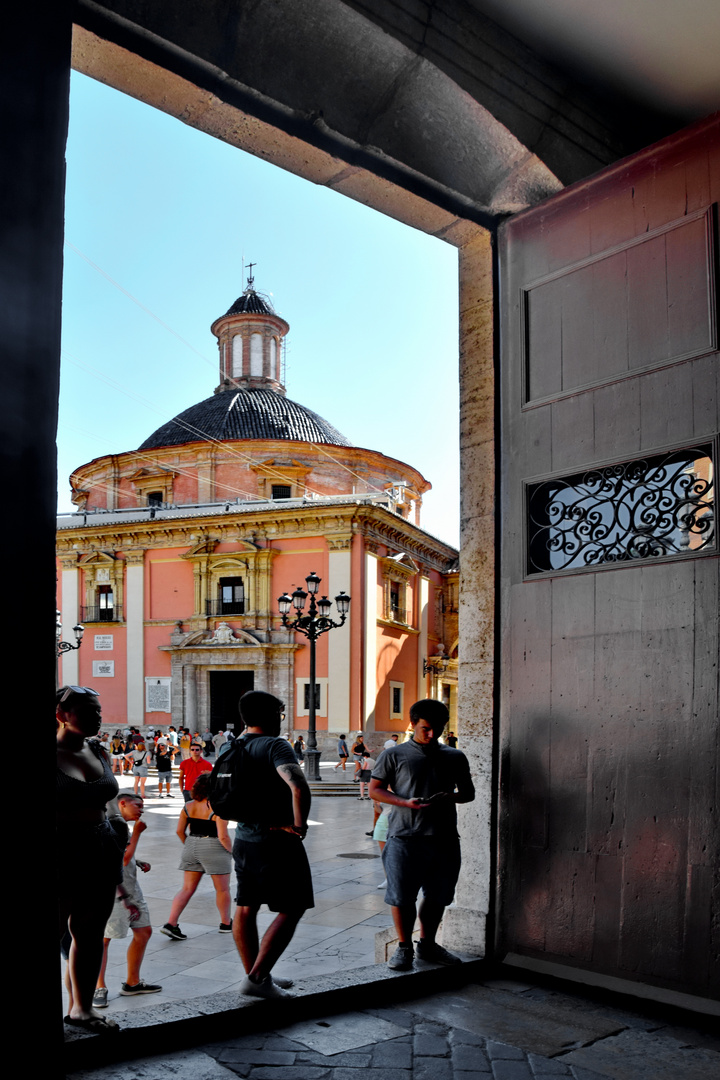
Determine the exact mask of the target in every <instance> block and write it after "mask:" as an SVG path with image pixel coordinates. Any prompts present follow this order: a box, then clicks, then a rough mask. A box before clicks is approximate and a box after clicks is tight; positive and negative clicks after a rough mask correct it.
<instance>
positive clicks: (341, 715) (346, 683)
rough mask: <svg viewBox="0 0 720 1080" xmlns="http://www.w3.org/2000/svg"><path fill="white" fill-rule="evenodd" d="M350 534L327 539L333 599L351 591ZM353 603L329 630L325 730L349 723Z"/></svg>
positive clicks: (330, 595)
mask: <svg viewBox="0 0 720 1080" xmlns="http://www.w3.org/2000/svg"><path fill="white" fill-rule="evenodd" d="M351 543H352V537H351V536H348V537H347V539H342V540H336V539H333V540H331V541H328V544H329V546H330V552H329V555H328V587H327V595H328V596H329V597H330V598H331V599H334V598H335V597H336V596H337V594H338V593H339V592H340V591H341V590H342V591H343V592H346V593H347V594H348V596H349V595H350V545H351ZM352 618H353V606H352V604H350V614H349V615H348V618H347V621H346V623H345V625H344V626H343V627H342V628H341V629H339V630H331V631H330V633H329V634H328V635H327V642H328V700H327V713H328V714H327V725H328V731H347V730H348V728H349V726H350V620H351V619H352Z"/></svg>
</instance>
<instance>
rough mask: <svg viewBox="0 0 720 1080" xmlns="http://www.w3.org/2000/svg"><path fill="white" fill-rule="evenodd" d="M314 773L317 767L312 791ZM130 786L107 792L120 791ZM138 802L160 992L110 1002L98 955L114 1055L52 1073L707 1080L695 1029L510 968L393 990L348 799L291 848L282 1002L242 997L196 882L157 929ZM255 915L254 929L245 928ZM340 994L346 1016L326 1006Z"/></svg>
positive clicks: (301, 1079)
mask: <svg viewBox="0 0 720 1080" xmlns="http://www.w3.org/2000/svg"><path fill="white" fill-rule="evenodd" d="M331 768H332V766H331V765H326V766H324V767H323V775H324V776H326V777H327V778H328V779H329V778H330V774H329V771H328V770H330V769H331ZM350 777H351V773H350V771H349V770H348V773H347V774H346V779H347V782H348V783H350ZM335 778H337V774H335ZM131 784H132V781H131V780H130V779H129V778H123V779H122V787H123V788H127V787H130V786H131ZM174 790H177V789H176V788H175V789H174ZM151 792H152V793H151ZM147 796H148V797H147V799H146V812H145V820H146V822H147V824H148V829H147V831H146V832H145V833H144V834H143V836H142V838H141V841H140V846H139V857H140V858H141V859H144V860H147V861H148V862H150V863H151V864H152V869H151V871H150V872H149V873H148V874H146V875H144V876H143V881H142V886H143V890H144V893H145V897H146V899H147V901H148V904H149V907H150V913H151V917H152V924H153V928H154V931H155V932H154V933H153V936H152V938H151V940H150V945H149V947H148V952H147V955H146V958H145V961H144V964H143V969H142V975H143V977H144V978H145V979H146V980H147V981H148V982H153V983H161V984H162V986H163V990H162V992H161V993H159V994H153V995H152V996H142V997H131V998H126V997H119V996H118V990H119V987H120V982H121V981H122V980H123V979H124V977H125V951H126V948H125V946H124V945H123V943H122V942H113V943H111V946H110V959H109V964H108V973H107V983H108V987H109V988H110V994H109V1008H108V1012H107V1014H106V1015H109V1016H114V1017H115V1018H116V1019H117V1020H118V1022H119V1023H120V1025H121V1027H122V1029H123V1031H122V1032H121V1034H120V1036H119V1041H118V1044H117V1046H118V1047H119V1048H120V1052H119V1053H117V1052H116V1051H115V1050H114V1049H112V1048H110V1047H107V1048H106V1049H105V1050H103V1049H101V1050H100V1051H99V1055H100V1057H99V1059H98V1058H97V1056H96V1057H95V1058H94V1059H93V1055H92V1053H91V1054H90V1055H87V1054H84V1053H83V1051H84V1049H85V1047H84V1046H83V1045H82V1044H83V1043H85V1046H87V1040H86V1038H85V1037H84V1036H80V1037H79V1038H78V1037H76V1036H73V1037H71V1040H70V1041H69V1043H68V1046H67V1050H68V1066H69V1067H68V1075H72V1076H73V1077H77V1078H78V1080H84V1078H87V1080H101V1078H102V1080H163V1078H165V1077H168V1078H170V1077H173V1078H177V1080H185V1078H187V1080H224V1078H227V1080H232V1078H233V1077H236V1076H240V1077H243V1078H248V1080H360V1078H361V1076H362V1077H363V1080H490V1078H492V1080H531V1078H533V1077H538V1078H540V1080H558V1078H560V1077H570V1078H574V1080H601V1078H603V1077H612V1078H615V1080H638V1078H639V1080H643V1078H647V1080H720V1039H719V1038H717V1037H716V1036H715V1035H714V1033H713V1026H714V1025H715V1026H717V1023H718V1022H717V1019H713V1018H711V1017H700V1016H693V1015H691V1014H689V1013H685V1012H683V1011H682V1010H681V1009H679V1008H673V1007H670V1006H668V1005H656V1004H651V1003H648V1002H641V1001H639V1000H633V999H630V998H627V997H624V998H618V997H611V996H610V995H608V994H605V993H601V992H599V991H595V992H593V991H591V990H586V989H584V988H581V987H579V986H578V987H576V988H573V987H572V986H570V985H569V984H567V983H563V984H557V983H555V984H553V983H550V982H547V981H544V980H542V979H539V978H535V977H530V976H528V975H527V973H523V972H521V971H519V970H517V969H515V970H513V969H510V968H504V969H502V971H500V972H498V971H494V972H488V971H487V970H483V969H482V968H481V966H480V965H477V964H470V963H468V965H467V968H466V969H465V971H466V975H465V979H466V980H467V981H465V984H464V985H463V975H462V974H458V973H457V969H454V970H453V971H452V972H451V971H450V970H449V969H439V968H433V967H432V966H431V965H428V964H424V963H421V962H417V961H416V972H415V974H414V975H411V976H409V977H408V976H407V975H403V974H396V973H392V972H389V971H388V970H387V968H386V967H385V966H384V965H374V959H375V938H376V934H377V932H378V931H379V930H383V929H385V928H387V927H389V926H390V925H391V919H390V914H389V909H387V907H386V905H385V903H384V901H383V896H384V892H383V891H382V890H380V889H378V888H377V885H378V884H379V883H380V882H381V881H382V878H383V873H382V864H381V862H380V859H379V858H378V850H377V844H375V843H374V842H373V841H372V840H371V839H370V838H369V837H367V836H366V835H365V833H366V832H367V831H368V830H369V829H370V827H371V824H372V811H371V804H370V803H369V802H360V801H358V799H357V797H356V796H355V794H354V789H353V795H351V796H348V797H344V798H343V797H340V798H328V797H324V798H315V799H314V801H313V809H312V813H311V823H312V824H311V826H310V830H309V833H308V838H307V841H306V844H307V848H308V852H309V855H310V859H311V863H312V867H313V878H314V885H315V905H316V906H315V908H314V909H313V910H312V911H310V912H308V913H307V915H306V916H305V917H304V919H303V921H302V923H301V924H300V927H299V929H298V932H297V934H296V936H295V939H294V940H293V942H292V943H291V945H290V947H289V949H288V951H287V953H286V954H285V955H284V956H283V958H282V961H281V962H280V964H279V965H278V966H277V969H276V973H277V974H278V975H284V976H287V977H290V978H293V979H294V980H295V983H296V986H295V994H296V998H295V999H293V1002H281V1003H275V1002H265V1001H253V1000H251V999H248V998H242V997H241V996H240V995H239V993H238V986H239V983H240V980H241V975H242V972H241V968H240V963H239V960H238V958H237V954H236V952H235V947H234V944H233V939H232V937H231V936H230V935H229V934H220V933H218V914H217V909H216V907H215V902H214V892H213V888H212V884H211V882H210V881H206V880H205V879H203V881H202V883H201V886H200V888H199V889H198V892H197V894H196V896H195V897H194V899H193V900H192V902H191V903H190V904H189V906H188V908H187V909H186V911H185V913H184V915H183V917H182V918H181V920H180V925H181V927H182V930H183V932H184V933H186V934H187V935H188V939H187V941H182V942H176V941H171V940H169V939H168V938H166V937H164V936H163V935H162V934H160V933H159V928H160V927H161V926H162V925H163V923H164V922H165V921H166V920H167V913H168V911H169V908H170V902H171V900H172V897H173V896H174V894H175V892H176V891H177V889H178V888H179V886H180V883H181V880H182V874H181V872H180V871H179V870H178V869H177V866H178V862H179V849H180V844H179V841H178V840H177V838H176V836H175V826H176V823H177V818H178V815H179V813H180V809H181V806H182V800H181V797H179V796H175V797H174V798H172V799H162V800H160V799H158V798H157V795H156V787H155V784H154V782H153V781H148V788H147ZM269 918H270V916H269V913H268V914H265V915H261V920H263V921H262V925H263V926H264V925H267V921H268V920H269ZM446 945H449V946H450V947H452V943H451V942H446ZM449 978H450V979H452V980H453V981H454V985H452V986H450V985H449V982H448V980H449ZM348 984H350V988H349V990H348ZM348 993H352V994H353V998H352V1002H353V1004H352V1007H351V1008H348V1007H347V1005H344V1004H343V1003H344V1002H347V1001H348V1000H349V998H348V997H347V995H348ZM198 1013H202V1014H203V1016H204V1017H205V1022H206V1025H207V1030H208V1032H210V1034H209V1037H208V1040H207V1041H206V1040H205V1038H203V1036H202V1032H203V1031H204V1030H205V1029H204V1028H202V1027H199V1028H198V1027H197V1026H196V1027H195V1031H196V1032H198V1031H199V1032H200V1035H199V1037H198V1036H197V1035H195V1036H192V1037H184V1036H187V1030H188V1028H189V1026H190V1025H191V1024H195V1025H198V1024H202V1023H203V1020H202V1018H201V1019H200V1020H198ZM298 1017H302V1019H300V1020H299V1022H298ZM219 1030H221V1031H222V1036H221V1037H219V1038H218V1031H219ZM143 1032H144V1033H145V1035H144V1038H145V1043H144V1044H143V1045H145V1046H147V1045H150V1046H153V1047H154V1046H155V1045H156V1046H157V1051H158V1053H157V1054H154V1055H153V1056H151V1057H148V1056H140V1055H139V1054H133V1053H132V1046H133V1045H140V1044H139V1043H134V1044H133V1043H131V1042H128V1040H132V1039H133V1038H137V1037H138V1033H143ZM209 1039H212V1040H213V1041H209ZM95 1041H97V1040H95ZM183 1043H185V1044H186V1045H184V1046H183ZM128 1047H129V1048H130V1049H128ZM120 1057H122V1058H125V1059H126V1060H122V1061H119V1060H116V1059H118V1058H120ZM91 1060H94V1061H95V1065H94V1067H93V1068H90V1067H88V1066H89V1062H90V1061H91Z"/></svg>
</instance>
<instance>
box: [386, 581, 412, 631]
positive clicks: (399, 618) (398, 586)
mask: <svg viewBox="0 0 720 1080" xmlns="http://www.w3.org/2000/svg"><path fill="white" fill-rule="evenodd" d="M405 596H406V588H405V585H404V583H403V582H401V581H391V582H390V587H389V589H388V591H387V594H386V597H387V599H386V611H385V618H386V619H389V620H390V621H391V622H400V623H404V622H407V611H406V608H405Z"/></svg>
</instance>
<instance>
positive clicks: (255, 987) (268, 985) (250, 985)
mask: <svg viewBox="0 0 720 1080" xmlns="http://www.w3.org/2000/svg"><path fill="white" fill-rule="evenodd" d="M240 993H241V994H245V995H246V996H247V997H257V998H291V997H293V996H294V995H293V994H289V993H288V992H287V990H283V989H282V987H281V986H278V984H277V983H275V982H273V980H272V976H271V975H268V976H266V978H264V979H263V980H262V982H253V981H252V979H251V978H250V977H249V976H247V975H246V976H245V978H244V979H243V981H242V982H241V983H240Z"/></svg>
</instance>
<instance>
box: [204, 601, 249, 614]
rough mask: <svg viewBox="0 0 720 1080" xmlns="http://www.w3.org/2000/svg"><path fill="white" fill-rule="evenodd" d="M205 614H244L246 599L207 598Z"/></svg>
mask: <svg viewBox="0 0 720 1080" xmlns="http://www.w3.org/2000/svg"><path fill="white" fill-rule="evenodd" d="M205 614H206V615H212V616H214V617H217V616H219V615H244V614H245V601H244V600H206V601H205Z"/></svg>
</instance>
